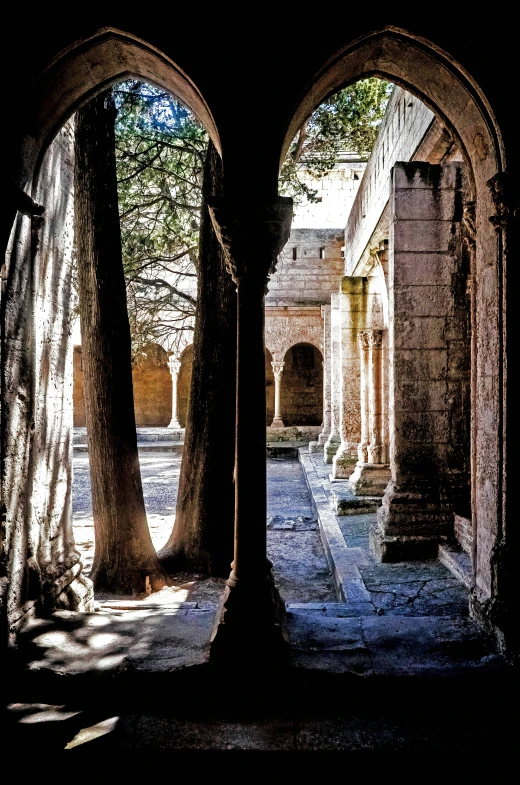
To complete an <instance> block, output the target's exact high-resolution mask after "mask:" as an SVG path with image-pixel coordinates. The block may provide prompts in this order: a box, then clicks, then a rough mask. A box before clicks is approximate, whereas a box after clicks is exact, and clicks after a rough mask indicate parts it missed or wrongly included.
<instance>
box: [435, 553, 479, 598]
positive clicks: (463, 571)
mask: <svg viewBox="0 0 520 785" xmlns="http://www.w3.org/2000/svg"><path fill="white" fill-rule="evenodd" d="M438 559H439V561H440V563H441V564H444V566H445V567H447V568H448V570H449V571H450V572H451V573H452V575H454V576H455V577H456V578H457V580H459V581H460V582H461V583H462V585H463V586H465V587H466V589H471V586H472V585H473V566H472V564H471V557H470V556H469V555H468V554H467V553H465V551H463V550H462V548H461V547H460V546H458V545H453V544H451V543H442V544H441V545H439V550H438Z"/></svg>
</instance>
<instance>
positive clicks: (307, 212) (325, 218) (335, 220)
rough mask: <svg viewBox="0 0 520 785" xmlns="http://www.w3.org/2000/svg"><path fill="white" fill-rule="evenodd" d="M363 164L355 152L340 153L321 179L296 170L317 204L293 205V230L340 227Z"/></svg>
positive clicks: (346, 213) (356, 189)
mask: <svg viewBox="0 0 520 785" xmlns="http://www.w3.org/2000/svg"><path fill="white" fill-rule="evenodd" d="M365 168H366V162H364V161H361V160H360V159H359V157H358V156H357V154H356V153H342V154H340V155H339V157H338V161H337V163H336V165H335V166H334V168H333V169H332V170H331V171H330V172H328V173H327V174H326V175H324V177H319V178H315V177H312V176H311V175H310V173H309V172H306V171H305V170H304V169H300V171H299V172H298V179H299V180H300V181H302V182H304V183H305V185H306V186H307V187H308V188H312V189H313V190H314V191H316V198H317V200H318V201H316V202H310V201H307V200H304V201H302V203H301V204H297V205H295V208H294V217H293V222H292V227H293V230H294V229H302V228H303V229H311V228H314V229H328V228H332V229H337V227H338V226H341V227H342V226H344V224H345V218H346V216H347V215H348V214H349V212H350V209H351V207H352V203H353V202H354V199H355V197H356V194H357V191H358V188H359V185H360V182H361V178H362V177H363V172H364V171H365Z"/></svg>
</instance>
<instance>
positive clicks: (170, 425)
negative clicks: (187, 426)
mask: <svg viewBox="0 0 520 785" xmlns="http://www.w3.org/2000/svg"><path fill="white" fill-rule="evenodd" d="M168 428H172V429H173V430H175V431H181V430H182V425H181V424H180V422H179V421H178V419H177V418H176V417H172V419H171V420H170V422H169V423H168Z"/></svg>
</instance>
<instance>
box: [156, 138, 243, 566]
mask: <svg viewBox="0 0 520 785" xmlns="http://www.w3.org/2000/svg"><path fill="white" fill-rule="evenodd" d="M221 193H222V163H221V160H220V157H219V155H218V153H217V151H216V150H215V148H214V146H213V145H212V143H211V142H210V144H209V149H208V153H207V157H206V164H205V169H204V182H203V202H202V219H201V232H200V253H199V269H198V279H197V291H198V294H197V317H196V321H195V331H194V337H193V371H192V378H191V388H190V399H189V406H188V414H187V418H186V431H185V437H184V452H183V456H182V464H181V473H180V481H179V492H178V496H177V511H176V517H175V525H174V528H173V531H172V534H171V536H170V539H169V540H168V542H167V543H166V545H165V546H164V548H162V550H161V551H159V558H160V560H161V563H162V564H163V565H164V566H165V567H166V569H168V571H170V572H172V571H173V570H176V569H188V570H193V571H195V572H202V573H206V574H209V575H220V576H225V577H227V576H228V575H229V569H230V564H231V561H232V560H233V537H234V483H233V470H234V461H235V388H236V335H237V297H236V287H235V285H234V283H233V281H232V279H231V276H230V275H229V273H228V272H227V271H226V267H225V262H224V257H223V253H222V250H221V247H220V244H219V242H218V240H217V237H216V235H215V233H214V231H213V227H212V224H211V219H210V216H209V213H208V209H207V203H208V200H210V199H212V198H214V197H219V196H221Z"/></svg>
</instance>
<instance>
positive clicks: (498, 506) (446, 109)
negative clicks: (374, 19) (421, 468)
mask: <svg viewBox="0 0 520 785" xmlns="http://www.w3.org/2000/svg"><path fill="white" fill-rule="evenodd" d="M368 76H377V77H381V78H384V79H388V80H389V81H391V82H393V83H395V84H398V85H400V86H401V87H403V88H405V89H406V90H408V91H409V92H411V93H414V94H415V95H417V96H418V97H419V98H420V99H421V101H423V102H424V103H425V104H426V105H427V106H428V107H429V108H430V109H431V110H432V111H434V112H435V113H436V114H437V115H438V116H439V117H441V118H442V120H443V122H444V123H445V124H446V126H447V127H448V128H449V130H450V131H451V133H452V134H453V135H454V136H455V138H456V139H457V140H458V143H459V145H460V148H461V150H462V152H463V156H464V158H465V161H466V164H467V169H468V181H469V182H468V189H469V194H468V196H469V199H471V201H472V202H474V203H475V221H474V223H473V221H472V220H471V219H470V222H469V223H470V227H469V231H470V234H471V236H472V239H473V240H474V242H475V264H474V271H473V280H474V284H473V285H474V288H475V295H474V298H475V299H474V320H475V321H474V323H475V331H474V332H475V334H474V347H473V358H472V366H473V370H472V377H473V383H472V412H473V415H472V442H473V446H472V452H473V455H472V496H473V500H474V504H473V509H474V511H475V512H474V515H475V522H474V527H475V533H476V538H475V539H476V551H477V552H476V559H475V563H474V568H475V579H476V586H475V595H476V598H477V601H478V603H480V604H482V606H485V605H486V603H487V602H488V601H489V600H490V599H491V598H492V597H493V596H496V592H497V582H498V581H499V580H500V578H497V562H496V561H495V560H496V559H499V556H498V553H499V551H500V549H502V548H504V547H505V526H506V521H505V519H503V512H502V510H503V503H504V501H503V494H504V489H505V480H506V473H505V442H504V439H503V433H502V430H503V424H504V422H505V404H504V401H505V390H506V364H505V352H504V340H505V312H504V309H503V303H504V302H505V294H506V291H505V289H506V286H505V284H506V277H505V259H504V251H503V248H504V247H505V243H504V242H503V241H501V239H500V232H502V233H503V231H504V230H505V229H506V218H507V205H504V203H503V195H502V188H503V187H504V186H503V178H504V172H505V151H504V145H503V142H502V136H501V133H500V129H499V128H498V125H497V122H496V119H495V117H494V114H493V111H492V109H491V107H490V104H489V102H488V101H487V99H486V97H485V95H484V94H483V92H482V90H481V89H480V88H479V86H478V85H477V84H476V82H475V81H474V80H473V79H472V77H471V76H470V75H469V74H468V73H467V72H466V71H465V70H464V68H463V67H462V66H461V65H460V64H459V63H457V62H456V61H455V60H454V59H453V58H452V57H451V56H450V55H449V54H448V53H446V52H445V51H443V50H442V49H440V48H439V47H438V46H436V45H435V44H434V43H432V42H431V41H428V40H426V39H424V38H421V37H418V36H414V35H412V34H411V33H409V32H407V31H405V30H402V29H400V28H396V27H392V26H388V27H385V28H383V29H381V30H379V31H375V32H373V33H370V34H368V35H366V36H363V37H361V38H358V39H357V40H355V41H353V42H351V43H349V44H348V45H347V46H346V47H345V48H344V49H342V50H340V51H339V52H337V53H336V54H335V55H334V56H333V57H331V58H330V59H329V60H328V61H327V62H326V63H325V64H324V65H323V66H322V67H321V69H320V70H319V71H318V72H317V73H316V74H315V76H314V78H313V80H312V83H311V84H309V85H308V88H307V89H306V90H305V91H304V93H303V95H302V97H301V99H300V100H299V102H298V104H297V106H296V107H295V110H294V113H293V115H292V118H291V120H290V122H289V123H288V126H287V130H286V134H285V137H284V141H283V145H282V150H281V160H283V158H284V156H285V153H286V151H287V149H288V147H289V145H290V143H291V141H292V139H293V138H294V136H295V135H296V133H297V131H298V129H299V128H300V127H301V125H302V123H303V122H304V121H305V119H307V118H308V117H309V116H310V114H311V113H312V112H313V110H314V109H315V108H316V107H317V106H318V105H319V104H320V103H321V102H322V101H323V100H324V99H325V98H326V97H327V96H329V95H331V94H333V93H334V92H336V91H337V90H338V89H340V88H342V87H344V86H346V85H348V84H350V83H352V82H354V81H356V80H358V79H361V78H363V77H368ZM504 216H505V217H504ZM496 230H499V234H498V235H497V231H496ZM501 558H503V557H501ZM498 569H500V565H498Z"/></svg>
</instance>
